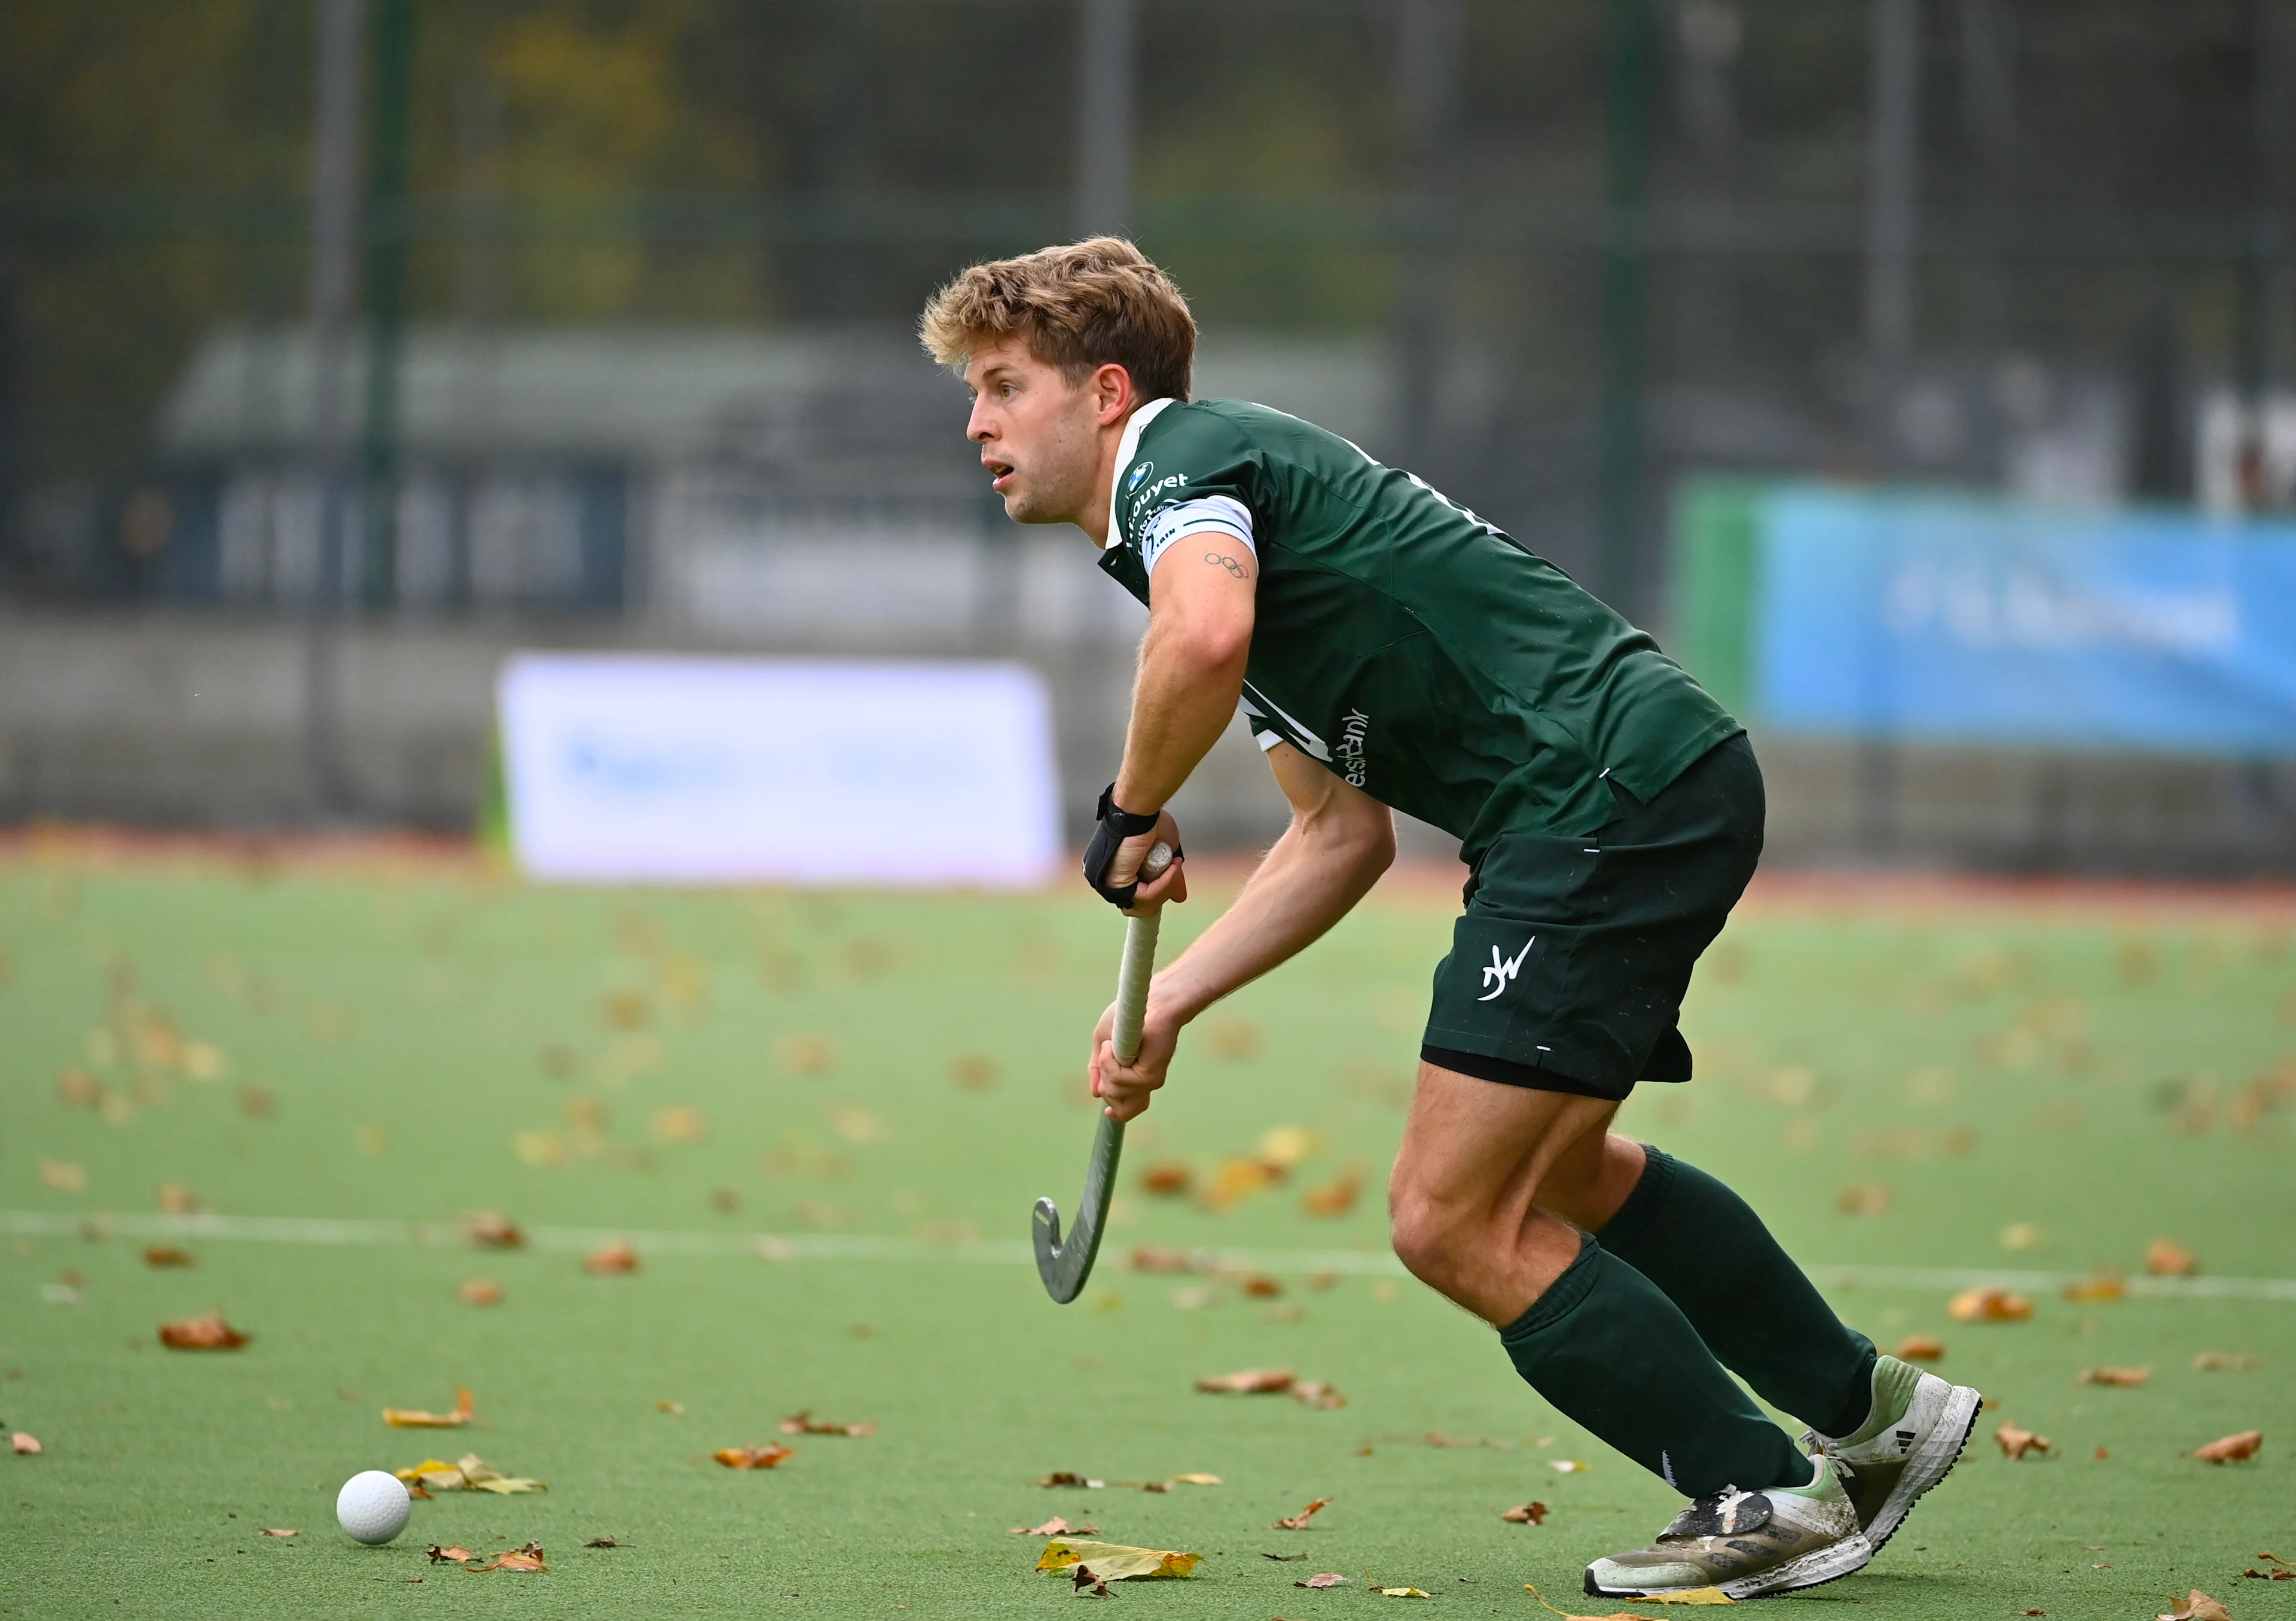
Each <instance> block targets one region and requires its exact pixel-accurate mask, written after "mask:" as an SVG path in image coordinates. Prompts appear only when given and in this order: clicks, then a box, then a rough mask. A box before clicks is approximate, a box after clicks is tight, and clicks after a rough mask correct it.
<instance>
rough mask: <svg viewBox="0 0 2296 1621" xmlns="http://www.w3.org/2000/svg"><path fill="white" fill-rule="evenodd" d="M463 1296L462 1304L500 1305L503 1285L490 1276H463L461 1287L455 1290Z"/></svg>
mask: <svg viewBox="0 0 2296 1621" xmlns="http://www.w3.org/2000/svg"><path fill="white" fill-rule="evenodd" d="M455 1292H456V1293H457V1294H459V1295H461V1296H462V1297H463V1305H464V1306H500V1305H501V1304H502V1303H503V1286H502V1285H501V1284H499V1283H497V1282H496V1281H494V1280H493V1279H492V1278H465V1279H463V1287H462V1288H461V1289H457V1290H456V1291H455Z"/></svg>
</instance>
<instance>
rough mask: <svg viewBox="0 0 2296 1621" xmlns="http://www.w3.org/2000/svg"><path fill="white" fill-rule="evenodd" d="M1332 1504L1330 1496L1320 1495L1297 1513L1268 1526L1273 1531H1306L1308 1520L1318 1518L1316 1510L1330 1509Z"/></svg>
mask: <svg viewBox="0 0 2296 1621" xmlns="http://www.w3.org/2000/svg"><path fill="white" fill-rule="evenodd" d="M1331 1506H1332V1500H1331V1499H1330V1498H1328V1497H1318V1498H1316V1501H1315V1502H1311V1503H1309V1504H1308V1506H1307V1507H1306V1508H1304V1509H1302V1510H1300V1511H1299V1512H1298V1513H1297V1514H1293V1515H1291V1516H1290V1517H1288V1518H1286V1519H1279V1520H1277V1521H1276V1522H1275V1524H1273V1525H1271V1526H1270V1527H1267V1528H1268V1529H1269V1530H1271V1531H1305V1530H1306V1529H1307V1528H1308V1521H1309V1520H1311V1519H1315V1518H1316V1512H1317V1511H1318V1510H1323V1509H1328V1508H1330V1507H1331Z"/></svg>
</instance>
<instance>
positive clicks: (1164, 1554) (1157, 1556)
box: [1037, 1539, 1203, 1582]
mask: <svg viewBox="0 0 2296 1621" xmlns="http://www.w3.org/2000/svg"><path fill="white" fill-rule="evenodd" d="M1202 1558H1203V1556H1202V1555H1201V1554H1199V1553H1181V1552H1178V1551H1175V1550H1172V1549H1169V1548H1132V1547H1127V1546H1126V1545H1125V1544H1123V1543H1094V1542H1083V1541H1063V1540H1060V1539H1055V1540H1054V1541H1052V1542H1049V1543H1046V1544H1045V1551H1044V1556H1043V1557H1042V1558H1040V1559H1039V1560H1037V1569H1039V1570H1067V1569H1069V1568H1071V1567H1074V1566H1078V1565H1089V1566H1090V1567H1091V1568H1092V1575H1093V1579H1094V1580H1095V1581H1097V1582H1128V1581H1130V1580H1132V1579H1133V1578H1135V1577H1136V1576H1150V1577H1154V1576H1186V1575H1187V1574H1188V1573H1189V1572H1190V1571H1192V1570H1193V1569H1194V1568H1196V1566H1197V1564H1198V1563H1199V1562H1200V1561H1201V1560H1202Z"/></svg>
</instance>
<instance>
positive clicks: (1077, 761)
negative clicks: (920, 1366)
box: [0, 613, 2296, 876]
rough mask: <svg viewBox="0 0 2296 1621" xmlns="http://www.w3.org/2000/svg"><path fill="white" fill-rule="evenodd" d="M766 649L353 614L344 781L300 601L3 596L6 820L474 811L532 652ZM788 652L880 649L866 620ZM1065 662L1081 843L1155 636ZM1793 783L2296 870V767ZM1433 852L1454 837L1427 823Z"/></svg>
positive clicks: (2035, 866)
mask: <svg viewBox="0 0 2296 1621" xmlns="http://www.w3.org/2000/svg"><path fill="white" fill-rule="evenodd" d="M521 647H545V648H549V647H555V648H590V649H615V648H627V649H639V648H643V649H646V650H649V651H693V652H758V651H768V650H767V649H765V648H761V647H759V646H758V644H757V643H754V642H750V643H739V642H734V641H729V640H710V639H709V638H707V637H706V636H704V635H702V634H699V633H693V632H679V631H675V630H662V629H654V630H644V629H639V628H633V627H631V626H627V625H625V624H623V623H621V622H619V621H615V622H611V623H581V622H574V621H567V622H561V623H558V624H555V625H550V624H539V623H535V622H525V623H517V624H512V623H492V624H490V623H486V622H477V621H448V620H439V621H433V622H429V623H424V622H421V621H398V622H394V623H391V624H389V625H388V626H357V625H351V626H345V627H344V628H343V630H342V633H341V636H340V649H339V662H338V673H339V692H340V716H341V728H342V730H341V757H342V761H343V784H342V787H343V792H342V795H341V798H340V800H339V801H338V802H336V803H334V804H332V805H329V804H323V803H322V802H321V801H320V800H319V799H318V798H317V797H316V795H315V793H314V791H313V786H312V783H311V782H310V779H309V776H308V774H307V770H306V755H305V750H304V735H305V728H306V708H305V692H306V679H305V676H306V668H307V664H306V648H305V642H304V638H303V634H302V632H301V630H300V629H299V627H298V626H296V625H294V624H293V623H291V622H284V621H282V620H279V619H276V618H250V619H234V618H228V617H224V616H218V615H214V614H205V613H201V614H192V613H152V614H111V615H80V614H70V615H68V614H59V613H40V614H23V613H18V614H14V615H7V616H0V822H23V821H27V820H32V819H37V818H43V817H58V818H72V819H88V820H100V821H108V822H119V823H143V824H152V825H160V826H170V827H226V826H228V827H234V828H249V827H252V828H283V827H297V826H310V825H314V824H324V823H338V824H347V825H394V824H395V825H404V826H414V827H422V828H431V829H439V830H463V829H467V828H469V827H470V826H471V824H472V822H473V819H474V817H475V815H476V814H477V811H478V807H479V802H480V793H481V790H482V786H483V783H484V781H485V774H486V762H487V753H488V747H489V736H490V731H491V726H492V719H493V688H494V677H495V672H496V668H497V667H498V666H499V664H500V662H501V660H502V659H503V658H504V656H505V655H506V654H508V653H509V652H511V651H513V650H514V649H517V648H521ZM771 651H788V652H824V651H828V652H854V653H858V652H864V651H901V652H905V653H908V654H910V655H911V656H915V655H917V654H919V653H925V654H943V653H946V654H948V655H950V656H955V655H957V654H958V653H960V652H961V651H964V650H963V648H962V647H961V646H960V645H959V644H958V643H957V641H956V639H955V638H954V637H952V639H951V640H950V643H949V644H948V645H947V646H943V647H938V648H920V647H916V646H914V645H908V646H904V647H902V648H900V649H885V648H879V649H875V650H870V649H865V648H862V647H857V646H855V645H852V644H851V643H850V642H849V640H840V639H838V638H835V637H831V638H825V639H824V638H816V641H815V642H814V643H812V644H810V645H808V644H803V643H799V642H798V641H797V640H796V639H795V638H790V637H784V638H779V639H777V640H776V642H775V644H774V646H773V648H772V650H771ZM1003 656H1008V657H1021V658H1025V659H1029V660H1030V661H1031V662H1033V663H1035V664H1037V666H1038V667H1040V668H1041V669H1043V670H1044V671H1045V674H1046V677H1047V680H1048V683H1049V684H1050V686H1051V688H1052V692H1053V694H1054V714H1055V725H1056V726H1057V729H1058V745H1059V749H1060V757H1061V768H1062V791H1063V798H1064V799H1065V801H1066V806H1067V812H1068V817H1069V827H1070V837H1071V839H1079V840H1080V839H1081V837H1082V832H1083V829H1084V827H1085V826H1086V823H1087V817H1088V815H1089V814H1090V807H1091V805H1092V801H1093V798H1094V796H1095V795H1096V794H1097V793H1098V791H1099V790H1100V787H1101V785H1102V784H1103V782H1106V781H1107V780H1108V777H1109V776H1110V774H1111V773H1112V772H1113V771H1114V769H1115V765H1116V760H1117V757H1118V756H1119V752H1120V751H1121V749H1122V744H1123V727H1124V717H1125V707H1126V700H1127V698H1128V692H1129V685H1130V678H1131V666H1132V656H1133V649H1132V642H1131V636H1130V634H1129V633H1128V632H1126V633H1124V634H1119V632H1118V631H1117V630H1116V629H1111V631H1110V632H1109V633H1108V634H1105V635H1104V636H1101V637H1099V638H1097V639H1074V638H1071V639H1070V640H1068V641H1065V642H1062V643H1044V642H1041V641H1037V642H1029V641H1026V640H1021V641H1015V642H1013V643H1011V644H1010V645H1009V646H1008V647H1007V648H1006V649H1005V651H1004V653H1003ZM1756 742H1757V746H1758V748H1759V751H1760V754H1761V757H1762V761H1763V765H1764V769H1765V771H1766V773H1767V778H1768V782H1769V786H1770V858H1771V860H1772V861H1774V862H1775V863H1779V864H1797V865H1801V864H1905V865H1917V866H1953V867H1968V868H1976V869H1980V870H1990V871H2003V872H2127V873H2158V874H2177V875H2192V876H2204V875H2232V874H2241V873H2256V872H2276V873H2282V874H2286V873H2291V872H2296V766H2292V765H2276V766H2244V765H2235V764H2229V763H2226V762H2222V761H2210V760H2182V759H2166V758H2160V757H2119V756H2075V755H2051V754H2039V753H2034V752H2032V751H2029V750H2006V749H1943V748H1920V749H1912V748H1908V749H1897V750H1891V751H1880V750H1875V749H1871V748H1868V747H1861V746H1859V745H1857V744H1853V743H1825V742H1812V741H1786V740H1777V739H1774V740H1767V741H1766V740H1763V739H1761V738H1759V737H1758V738H1757V739H1756ZM1175 808H1176V811H1177V814H1178V815H1180V816H1181V817H1182V818H1183V822H1184V825H1185V827H1186V829H1187V831H1188V833H1189V837H1190V839H1191V840H1192V841H1193V844H1194V845H1195V847H1198V848H1206V849H1210V848H1230V849H1233V848H1240V847H1249V846H1251V845H1253V844H1256V843H1261V842H1264V841H1266V840H1267V839H1272V838H1274V837H1275V833H1276V832H1278V831H1281V829H1282V827H1283V819H1284V810H1283V801H1282V799H1281V797H1280V796H1279V795H1278V794H1277V793H1276V791H1275V786H1274V784H1273V782H1271V781H1270V779H1269V777H1268V774H1267V769H1266V767H1265V765H1263V764H1262V762H1261V760H1260V757H1259V751H1258V750H1257V749H1254V748H1253V747H1252V746H1251V743H1250V741H1249V740H1248V739H1247V738H1246V737H1245V736H1244V735H1243V731H1242V726H1241V725H1237V726H1236V727H1234V728H1233V729H1232V730H1231V732H1230V733H1229V734H1228V736H1226V738H1224V739H1223V740H1222V741H1221V744H1220V746H1219V748H1218V749H1217V750H1215V752H1214V754H1213V757H1211V759H1210V760H1209V761H1208V762H1207V763H1206V764H1205V765H1204V767H1203V768H1202V769H1201V771H1200V772H1199V773H1198V775H1197V780H1196V781H1194V782H1192V783H1191V784H1190V785H1189V787H1188V789H1187V790H1186V792H1185V795H1184V797H1183V798H1181V799H1180V800H1179V801H1178V802H1177V805H1176V807H1175ZM1406 848H1407V849H1409V850H1410V851H1411V852H1412V853H1415V854H1418V855H1424V856H1438V855H1450V854H1452V853H1454V850H1455V847H1454V846H1453V845H1452V844H1451V842H1450V841H1449V840H1447V839H1444V837H1443V836H1442V835H1441V834H1439V833H1438V832H1436V831H1434V830H1432V829H1428V828H1423V827H1418V826H1416V825H1414V826H1412V827H1410V828H1407V829H1406Z"/></svg>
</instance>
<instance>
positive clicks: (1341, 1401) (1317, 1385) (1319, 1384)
mask: <svg viewBox="0 0 2296 1621" xmlns="http://www.w3.org/2000/svg"><path fill="white" fill-rule="evenodd" d="M1292 1400H1293V1401H1295V1402H1298V1403H1300V1404H1301V1405H1302V1406H1307V1407H1313V1408H1316V1410H1317V1411H1319V1412H1329V1411H1331V1410H1332V1409H1333V1408H1335V1407H1344V1406H1346V1405H1347V1404H1348V1398H1347V1397H1345V1396H1341V1394H1340V1393H1339V1389H1338V1388H1337V1387H1336V1386H1333V1385H1327V1384H1325V1383H1324V1381H1323V1380H1321V1379H1301V1380H1300V1382H1299V1383H1298V1384H1296V1385H1294V1386H1292Z"/></svg>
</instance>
